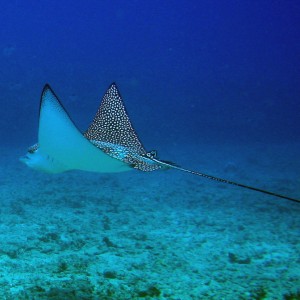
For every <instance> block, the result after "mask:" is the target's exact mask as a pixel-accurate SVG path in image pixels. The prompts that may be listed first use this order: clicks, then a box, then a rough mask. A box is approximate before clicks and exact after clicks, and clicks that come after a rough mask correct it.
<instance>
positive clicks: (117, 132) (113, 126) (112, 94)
mask: <svg viewBox="0 0 300 300" xmlns="http://www.w3.org/2000/svg"><path fill="white" fill-rule="evenodd" d="M84 136H85V137H86V138H88V139H89V140H94V141H101V142H107V143H111V144H115V145H120V146H124V147H126V148H130V149H132V150H134V151H135V152H136V153H138V154H145V153H146V150H145V149H144V147H143V145H142V143H141V142H140V140H139V138H138V136H137V134H136V133H135V130H134V129H133V126H132V124H131V122H130V119H129V117H128V114H127V112H126V108H125V106H124V103H123V100H122V97H121V95H120V92H119V90H118V88H117V86H116V84H115V83H112V84H111V85H110V87H109V88H108V89H107V91H106V93H105V95H104V97H103V99H102V102H101V105H100V107H99V109H98V111H97V113H96V115H95V117H94V120H93V122H92V124H91V125H90V126H89V128H88V130H87V131H86V132H85V133H84Z"/></svg>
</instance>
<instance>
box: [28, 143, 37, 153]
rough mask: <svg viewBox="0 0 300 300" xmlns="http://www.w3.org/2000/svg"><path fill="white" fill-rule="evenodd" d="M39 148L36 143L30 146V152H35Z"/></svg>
mask: <svg viewBox="0 0 300 300" xmlns="http://www.w3.org/2000/svg"><path fill="white" fill-rule="evenodd" d="M37 149H38V144H35V145H33V146H31V147H29V148H28V152H29V153H31V154H33V153H35V152H36V150H37Z"/></svg>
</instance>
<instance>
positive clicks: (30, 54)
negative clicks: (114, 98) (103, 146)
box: [0, 0, 300, 149]
mask: <svg viewBox="0 0 300 300" xmlns="http://www.w3.org/2000/svg"><path fill="white" fill-rule="evenodd" d="M0 11H1V18H0V66H1V68H0V90H1V93H0V103H1V119H0V125H1V129H0V133H1V140H2V142H3V143H5V144H9V145H18V144H23V143H24V144H28V145H30V144H31V143H34V142H36V135H37V122H38V120H37V116H38V106H39V96H40V93H41V90H42V87H43V85H44V84H45V83H46V82H49V83H50V84H51V85H52V87H53V89H54V90H55V91H56V93H57V94H58V95H59V97H60V98H61V100H62V102H63V103H64V104H65V107H66V108H67V109H68V111H69V113H70V114H71V116H72V117H73V119H74V121H75V122H76V124H78V126H79V127H80V128H81V129H82V130H84V129H85V128H86V127H87V126H88V123H89V122H90V121H91V118H92V116H93V114H94V112H95V111H96V109H97V106H98V104H99V101H100V99H101V96H102V95H103V93H104V91H105V89H106V88H107V86H108V85H109V84H110V83H111V82H112V81H116V82H117V83H118V85H119V88H120V90H121V93H122V95H123V97H124V100H125V102H126V106H127V109H128V111H129V114H130V116H131V118H132V120H133V123H134V126H135V128H136V130H137V131H138V133H139V135H140V136H141V139H142V140H143V141H144V144H145V145H146V147H147V148H150V149H151V148H159V145H160V144H167V145H168V144H176V143H181V144H182V143H195V144H198V143H199V144H201V143H204V142H207V143H210V142H214V141H216V140H217V141H220V142H223V141H225V140H227V141H232V142H237V143H244V142H246V141H254V142H256V141H264V142H266V143H268V142H273V141H275V142H282V143H285V142H290V141H294V140H297V141H299V140H300V137H299V131H300V97H299V95H300V59H299V54H300V22H299V16H300V2H299V1H288V0H284V1H274V0H265V1H233V0H229V1H228V0H226V1H215V0H206V1H160V0H154V1H92V0H90V1H70V0H64V1H56V0H55V1H53V0H52V1H16V0H15V1H0Z"/></svg>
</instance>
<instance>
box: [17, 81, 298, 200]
mask: <svg viewBox="0 0 300 300" xmlns="http://www.w3.org/2000/svg"><path fill="white" fill-rule="evenodd" d="M20 160H21V161H22V162H24V163H25V164H26V165H27V166H29V167H31V168H33V169H37V170H40V171H44V172H48V173H61V172H65V171H69V170H83V171H91V172H108V173H114V172H123V171H129V170H131V169H138V170H141V171H154V170H157V169H162V168H164V169H177V170H180V171H183V172H187V173H190V174H193V175H196V176H200V177H204V178H207V179H211V180H215V181H218V182H222V183H226V184H231V185H235V186H239V187H241V188H246V189H249V190H253V191H256V192H261V193H264V194H268V195H271V196H275V197H279V198H282V199H286V200H290V201H293V202H297V203H300V200H299V199H295V198H291V197H287V196H284V195H280V194H277V193H273V192H270V191H266V190H262V189H260V188H256V187H251V186H248V185H244V184H241V183H237V182H233V181H230V180H227V179H222V178H218V177H215V176H211V175H207V174H204V173H200V172H197V171H193V170H188V169H185V168H182V167H179V166H177V165H175V164H173V163H170V162H166V161H162V160H159V159H158V158H157V156H156V151H150V152H147V151H146V150H145V148H144V146H143V145H142V143H141V141H140V140H139V138H138V136H137V134H136V132H135V130H134V128H133V126H132V124H131V122H130V119H129V117H128V114H127V112H126V109H125V106H124V103H123V100H122V97H121V95H120V93H119V91H118V88H117V86H116V84H115V83H113V84H111V85H110V87H109V88H108V90H107V91H106V93H105V95H104V97H103V99H102V102H101V105H100V107H99V109H98V111H97V112H96V115H95V117H94V119H93V122H92V123H91V125H90V126H89V128H88V129H87V131H86V132H85V133H84V134H82V133H81V132H80V130H79V129H78V128H77V127H76V126H75V124H74V122H73V121H72V120H71V118H70V117H69V115H68V113H67V111H66V110H65V109H64V107H63V105H62V104H61V102H60V101H59V99H58V97H57V96H56V95H55V93H54V92H53V90H52V89H51V88H50V86H49V85H48V84H47V85H45V87H44V89H43V92H42V95H41V102H40V116H39V131H38V143H37V144H35V145H34V146H32V147H30V148H29V150H28V153H27V154H26V155H25V156H24V157H22V158H21V159H20Z"/></svg>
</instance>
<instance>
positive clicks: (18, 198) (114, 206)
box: [0, 144, 300, 300]
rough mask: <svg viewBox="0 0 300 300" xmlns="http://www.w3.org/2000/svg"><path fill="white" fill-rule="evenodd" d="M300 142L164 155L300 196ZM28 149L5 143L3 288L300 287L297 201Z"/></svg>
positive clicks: (0, 171)
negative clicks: (69, 161)
mask: <svg viewBox="0 0 300 300" xmlns="http://www.w3.org/2000/svg"><path fill="white" fill-rule="evenodd" d="M299 149H300V145H299V144H294V145H293V144H290V145H286V144H284V145H269V146H266V145H262V144H258V145H249V146H240V145H239V146H237V145H236V146H234V145H223V146H222V145H210V146H207V145H206V146H201V149H199V146H198V145H190V146H189V147H185V148H183V147H182V148H179V147H178V145H173V147H165V148H164V149H163V151H161V154H162V153H163V156H164V157H161V159H170V160H171V159H173V160H174V159H175V160H176V162H177V163H179V164H181V165H182V166H185V167H190V168H192V169H195V170H199V171H202V172H207V173H209V174H212V175H216V176H220V177H225V178H228V179H231V180H236V181H240V182H242V183H245V184H249V185H255V186H258V187H261V188H265V189H269V190H272V191H275V192H280V193H282V194H286V195H290V196H293V197H298V198H299V197H300V172H299V170H300V161H299ZM24 152H25V149H21V148H20V149H10V148H8V147H2V148H1V157H0V159H1V165H0V185H1V190H0V191H1V192H0V194H1V210H0V218H1V219H0V221H1V222H0V239H1V245H0V299H173V300H179V299H180V300H189V299H299V298H292V297H290V298H288V296H287V295H288V294H290V296H291V294H294V295H296V293H297V291H299V290H297V289H299V288H300V230H299V228H300V218H299V216H300V204H297V203H293V202H289V201H285V200H281V199H278V198H274V197H270V196H267V195H263V194H259V193H255V192H251V191H247V190H243V189H240V188H236V187H232V186H229V185H224V184H220V183H215V182H212V181H209V180H205V179H202V178H199V177H196V176H193V175H190V174H186V173H183V172H178V171H156V172H152V173H142V172H138V171H132V172H127V173H122V174H93V173H85V172H78V171H75V172H69V173H65V174H59V175H48V174H43V173H38V172H35V171H33V170H31V169H28V168H27V167H26V166H25V165H23V164H21V163H20V162H19V161H18V157H19V156H20V155H23V154H24ZM167 156H169V157H167ZM284 295H285V296H284ZM295 297H296V296H295Z"/></svg>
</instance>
